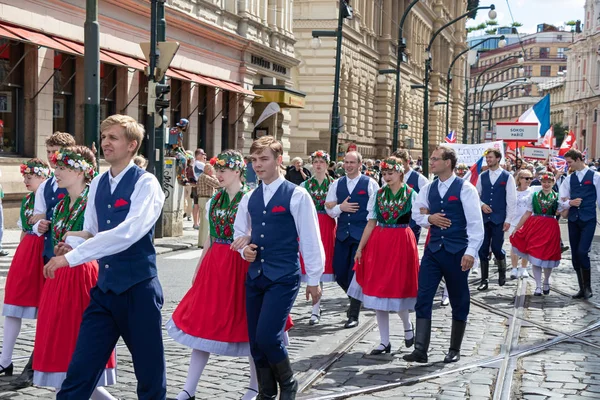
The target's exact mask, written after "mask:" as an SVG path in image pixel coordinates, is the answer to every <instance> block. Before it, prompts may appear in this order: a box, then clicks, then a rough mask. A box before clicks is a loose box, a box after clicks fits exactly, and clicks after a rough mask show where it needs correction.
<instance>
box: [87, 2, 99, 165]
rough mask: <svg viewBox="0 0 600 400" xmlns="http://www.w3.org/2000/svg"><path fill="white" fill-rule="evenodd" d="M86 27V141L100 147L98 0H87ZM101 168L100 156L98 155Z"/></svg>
mask: <svg viewBox="0 0 600 400" xmlns="http://www.w3.org/2000/svg"><path fill="white" fill-rule="evenodd" d="M83 27H84V41H83V42H84V43H83V46H84V52H85V54H84V56H83V65H84V68H83V70H84V77H85V78H84V86H83V90H84V93H85V95H84V97H85V105H84V108H83V120H84V131H83V135H84V142H85V145H86V146H88V147H89V148H92V146H95V147H96V149H98V150H99V149H100V140H99V139H100V28H99V24H98V0H86V4H85V23H84V25H83ZM96 161H97V163H96V167H97V168H96V169H97V170H98V171H99V170H100V168H99V167H100V157H96Z"/></svg>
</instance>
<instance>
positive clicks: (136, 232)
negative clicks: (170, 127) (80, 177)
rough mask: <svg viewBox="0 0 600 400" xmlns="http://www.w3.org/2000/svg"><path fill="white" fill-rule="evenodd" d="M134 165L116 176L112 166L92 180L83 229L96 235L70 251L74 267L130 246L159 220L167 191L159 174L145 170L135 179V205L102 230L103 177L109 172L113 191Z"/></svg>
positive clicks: (130, 165) (70, 261)
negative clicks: (99, 205) (100, 198)
mask: <svg viewBox="0 0 600 400" xmlns="http://www.w3.org/2000/svg"><path fill="white" fill-rule="evenodd" d="M133 165H134V164H133V162H131V163H129V165H128V166H127V167H126V168H125V169H124V170H123V171H121V173H120V174H119V175H117V176H116V177H113V176H112V175H111V174H110V170H108V171H106V172H105V173H104V174H102V175H98V176H97V177H96V178H94V180H93V181H92V183H91V185H90V191H89V193H88V202H87V206H86V209H85V214H84V221H83V230H84V231H87V232H89V233H91V234H92V235H93V236H94V237H93V238H91V239H88V240H86V241H85V243H83V244H81V245H79V246H78V247H77V248H76V249H74V250H72V251H70V252H69V253H67V254H66V258H67V261H68V262H69V265H70V266H71V267H74V266H76V265H80V264H83V263H85V262H88V261H92V260H97V259H100V258H102V257H106V256H109V255H112V254H117V253H120V252H122V251H124V250H127V249H128V248H129V247H131V245H133V244H134V243H136V242H138V241H139V240H140V239H141V238H142V237H144V236H145V235H146V234H147V233H148V232H149V231H150V230H151V229H152V227H153V226H154V225H155V224H156V221H157V220H158V218H159V217H160V212H161V210H162V207H163V204H164V202H165V195H164V193H163V191H162V189H161V187H160V184H159V183H158V180H157V179H156V177H155V176H154V175H152V174H150V173H145V174H143V175H142V176H141V177H140V178H139V179H138V181H137V182H136V183H135V187H134V189H133V193H132V194H131V201H130V203H131V206H130V208H129V211H128V212H127V216H126V217H125V220H124V221H123V222H121V223H120V224H119V225H117V226H116V227H114V228H112V229H109V230H107V231H103V232H98V216H97V214H96V204H95V202H96V191H97V190H98V183H99V182H100V179H101V178H102V177H103V176H104V175H105V174H109V175H108V179H109V183H110V192H111V193H113V192H114V191H115V188H116V187H117V185H118V184H119V182H120V181H121V179H123V176H124V175H125V174H126V173H127V171H129V169H130V168H131V167H133Z"/></svg>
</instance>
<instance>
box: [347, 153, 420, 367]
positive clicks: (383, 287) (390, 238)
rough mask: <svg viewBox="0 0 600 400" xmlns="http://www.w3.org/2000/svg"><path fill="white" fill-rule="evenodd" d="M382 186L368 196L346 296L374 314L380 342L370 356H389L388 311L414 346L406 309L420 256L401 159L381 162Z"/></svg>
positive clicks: (409, 307)
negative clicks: (364, 222) (375, 192)
mask: <svg viewBox="0 0 600 400" xmlns="http://www.w3.org/2000/svg"><path fill="white" fill-rule="evenodd" d="M380 168H381V173H382V176H383V179H384V181H385V183H386V185H385V186H384V187H383V188H381V189H379V190H378V191H377V194H376V196H372V197H371V198H370V199H369V202H374V203H375V204H374V206H373V207H367V208H368V209H370V210H373V211H372V212H371V213H370V214H369V216H368V217H367V219H368V221H369V222H368V223H367V227H366V228H365V230H364V232H363V235H362V238H361V240H360V243H359V245H358V250H357V251H356V257H355V261H356V263H355V265H354V270H355V274H354V278H353V279H352V283H351V284H350V288H349V289H348V295H349V296H350V297H352V298H355V299H357V300H360V301H361V302H362V303H363V304H364V306H365V307H366V308H371V309H374V310H376V311H375V313H376V316H377V325H378V326H379V334H380V336H381V343H380V344H379V346H377V347H376V348H375V349H373V350H372V351H371V354H372V355H377V354H382V353H389V352H391V348H392V345H391V343H390V333H389V332H390V328H389V313H390V312H395V313H398V315H399V316H400V318H401V319H402V323H403V324H404V341H405V345H406V347H411V346H412V345H413V342H414V332H413V326H412V324H411V322H410V318H409V311H410V310H414V308H415V304H416V301H417V285H418V277H419V253H418V250H417V241H416V239H415V235H414V233H413V231H412V230H411V228H410V226H409V223H410V219H411V211H412V204H413V201H414V199H415V198H416V192H415V191H414V190H413V189H412V188H410V187H409V186H408V185H407V184H405V183H404V182H403V175H404V168H403V165H402V161H401V160H400V159H399V158H395V157H390V158H388V159H386V160H385V161H382V162H381V164H380Z"/></svg>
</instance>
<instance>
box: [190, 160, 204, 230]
mask: <svg viewBox="0 0 600 400" xmlns="http://www.w3.org/2000/svg"><path fill="white" fill-rule="evenodd" d="M194 158H195V160H194V179H195V180H196V182H197V181H198V179H199V178H200V175H201V174H202V173H203V172H204V166H205V165H206V153H205V152H204V150H203V149H200V148H198V149H196V151H195V152H194ZM192 195H193V192H192V193H190V196H192ZM192 200H193V202H194V206H193V208H192V219H193V221H194V229H198V218H200V216H202V214H200V208H199V206H198V195H197V194H196V195H195V196H194V197H192Z"/></svg>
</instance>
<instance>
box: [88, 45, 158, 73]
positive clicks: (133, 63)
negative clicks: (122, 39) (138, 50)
mask: <svg viewBox="0 0 600 400" xmlns="http://www.w3.org/2000/svg"><path fill="white" fill-rule="evenodd" d="M100 54H104V55H106V56H108V57H110V58H112V59H114V60H116V61H118V62H120V63H121V64H123V65H127V66H128V67H131V68H133V69H137V70H140V71H143V70H144V69H146V66H147V65H148V64H146V61H142V60H138V59H136V58H133V57H129V56H125V55H123V54H119V53H115V52H114V51H110V50H105V49H100ZM112 64H114V61H113V62H112Z"/></svg>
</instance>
